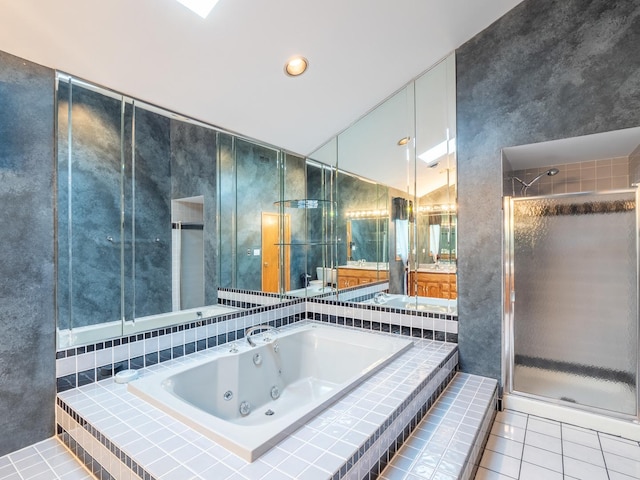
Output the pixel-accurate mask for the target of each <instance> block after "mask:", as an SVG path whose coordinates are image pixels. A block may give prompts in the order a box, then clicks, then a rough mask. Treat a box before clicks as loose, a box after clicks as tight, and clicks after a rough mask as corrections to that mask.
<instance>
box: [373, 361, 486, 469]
mask: <svg viewBox="0 0 640 480" xmlns="http://www.w3.org/2000/svg"><path fill="white" fill-rule="evenodd" d="M497 390H498V382H497V381H496V380H494V379H492V378H485V377H478V376H476V375H469V374H468V373H457V374H456V376H455V377H454V378H453V380H452V381H451V383H449V385H448V386H447V389H446V390H445V391H444V392H443V394H442V395H441V396H440V398H438V401H437V402H436V403H435V405H434V406H433V408H432V409H431V410H430V411H429V412H427V415H426V416H425V418H424V419H423V420H422V422H420V424H419V425H418V426H417V428H416V429H415V430H414V431H413V433H412V434H411V436H410V437H409V439H408V440H406V442H405V443H404V445H403V446H402V448H400V450H399V451H398V453H397V455H396V456H395V457H394V458H393V459H392V460H391V461H390V462H389V465H388V466H387V468H385V469H384V471H383V472H382V473H381V476H380V478H381V479H382V480H421V479H438V480H449V479H454V478H455V479H462V480H469V479H472V478H473V477H474V475H475V473H476V471H477V469H478V464H479V463H480V456H481V454H482V451H483V448H484V445H485V444H486V442H487V439H488V437H489V433H490V430H491V425H492V424H493V419H494V417H495V413H496V409H495V407H496V401H497Z"/></svg>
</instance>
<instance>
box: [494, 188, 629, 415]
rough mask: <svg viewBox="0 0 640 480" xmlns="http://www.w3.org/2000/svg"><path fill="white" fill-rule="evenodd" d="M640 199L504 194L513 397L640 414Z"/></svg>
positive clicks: (508, 388)
mask: <svg viewBox="0 0 640 480" xmlns="http://www.w3.org/2000/svg"><path fill="white" fill-rule="evenodd" d="M636 205H637V191H636V189H628V190H615V191H607V192H596V193H593V192H592V193H574V194H560V195H550V196H537V197H518V198H514V197H505V200H504V212H505V218H504V220H505V221H504V228H505V232H504V242H505V244H504V255H505V258H504V260H505V263H504V269H505V276H504V278H505V284H504V313H505V336H504V352H505V356H504V367H505V384H504V387H505V393H507V394H509V395H514V396H517V397H529V398H530V399H535V400H543V401H544V402H547V403H551V404H555V405H557V406H564V407H571V408H574V409H579V410H584V411H587V412H591V413H597V414H604V415H606V416H609V417H616V418H619V419H629V420H632V419H634V418H637V417H638V390H637V385H638V213H637V207H636Z"/></svg>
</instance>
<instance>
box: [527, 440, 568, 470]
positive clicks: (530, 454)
mask: <svg viewBox="0 0 640 480" xmlns="http://www.w3.org/2000/svg"><path fill="white" fill-rule="evenodd" d="M522 461H523V462H528V463H532V464H534V465H537V466H539V467H543V468H547V469H549V470H553V471H555V472H559V473H562V455H560V454H558V453H553V452H550V451H549V450H543V449H541V448H538V447H534V446H532V445H525V447H524V453H523V455H522Z"/></svg>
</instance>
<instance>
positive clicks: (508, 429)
mask: <svg viewBox="0 0 640 480" xmlns="http://www.w3.org/2000/svg"><path fill="white" fill-rule="evenodd" d="M491 433H493V434H494V435H498V436H500V437H504V438H508V439H511V440H515V441H516V442H521V443H522V442H524V433H525V429H524V428H520V427H514V426H513V425H508V424H506V423H499V422H494V424H493V427H492V428H491Z"/></svg>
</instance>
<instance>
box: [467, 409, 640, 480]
mask: <svg viewBox="0 0 640 480" xmlns="http://www.w3.org/2000/svg"><path fill="white" fill-rule="evenodd" d="M475 479H476V480H513V479H518V480H576V479H577V480H633V479H636V480H637V479H640V444H639V443H638V442H635V441H631V440H626V439H623V438H620V437H615V436H612V435H608V434H605V433H600V432H596V431H594V430H588V429H585V428H580V427H576V426H573V425H568V424H566V423H561V422H556V421H553V420H547V419H545V418H540V417H536V416H533V415H526V414H524V413H519V412H514V411H509V410H505V411H504V412H498V414H497V416H496V420H495V423H494V425H493V428H492V430H491V435H490V437H489V441H488V442H487V446H486V449H485V452H484V454H483V456H482V460H481V462H480V468H479V469H478V472H477V474H476V477H475Z"/></svg>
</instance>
